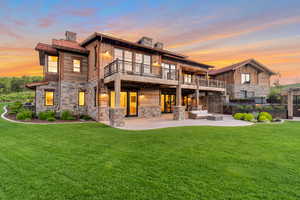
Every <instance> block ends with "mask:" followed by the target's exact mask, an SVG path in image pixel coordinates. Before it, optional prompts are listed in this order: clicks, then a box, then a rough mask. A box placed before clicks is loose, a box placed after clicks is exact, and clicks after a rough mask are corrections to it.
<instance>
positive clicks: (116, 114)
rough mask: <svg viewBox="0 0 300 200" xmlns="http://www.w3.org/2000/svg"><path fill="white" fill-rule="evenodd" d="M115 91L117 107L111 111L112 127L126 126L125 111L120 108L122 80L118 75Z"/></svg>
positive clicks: (110, 120)
mask: <svg viewBox="0 0 300 200" xmlns="http://www.w3.org/2000/svg"><path fill="white" fill-rule="evenodd" d="M114 89H115V107H114V108H110V109H109V122H110V125H111V126H112V127H121V126H125V121H124V115H125V109H124V108H121V107H120V97H121V79H120V75H119V74H118V75H117V76H116V78H115V82H114Z"/></svg>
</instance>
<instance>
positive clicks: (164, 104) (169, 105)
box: [160, 94, 176, 113]
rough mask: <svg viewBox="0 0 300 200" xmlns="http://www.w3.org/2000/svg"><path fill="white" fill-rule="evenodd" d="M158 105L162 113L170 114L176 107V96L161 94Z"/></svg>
mask: <svg viewBox="0 0 300 200" xmlns="http://www.w3.org/2000/svg"><path fill="white" fill-rule="evenodd" d="M160 104H161V112H162V113H172V112H173V109H174V106H175V105H176V96H175V95H174V94H161V96H160Z"/></svg>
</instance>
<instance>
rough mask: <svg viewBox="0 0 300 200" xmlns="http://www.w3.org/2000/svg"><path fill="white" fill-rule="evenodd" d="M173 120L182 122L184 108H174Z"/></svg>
mask: <svg viewBox="0 0 300 200" xmlns="http://www.w3.org/2000/svg"><path fill="white" fill-rule="evenodd" d="M173 115H174V116H173V119H174V120H184V119H185V116H184V115H185V107H184V106H174V112H173Z"/></svg>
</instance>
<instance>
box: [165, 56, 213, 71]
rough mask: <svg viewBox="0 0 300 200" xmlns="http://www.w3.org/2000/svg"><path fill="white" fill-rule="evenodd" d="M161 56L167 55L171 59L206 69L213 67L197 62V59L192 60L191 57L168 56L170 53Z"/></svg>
mask: <svg viewBox="0 0 300 200" xmlns="http://www.w3.org/2000/svg"><path fill="white" fill-rule="evenodd" d="M163 56H164V57H168V58H172V59H175V60H178V61H182V62H184V63H187V64H192V65H197V66H198V67H202V68H206V69H209V68H214V66H211V65H207V64H203V63H199V62H197V61H194V60H191V59H188V58H178V57H175V56H170V55H166V54H164V55H163Z"/></svg>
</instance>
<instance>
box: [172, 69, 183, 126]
mask: <svg viewBox="0 0 300 200" xmlns="http://www.w3.org/2000/svg"><path fill="white" fill-rule="evenodd" d="M178 75H179V76H178V85H177V87H176V106H175V107H174V112H173V119H174V120H184V114H185V107H184V106H182V103H181V99H182V97H181V92H182V91H181V68H180V69H178Z"/></svg>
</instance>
